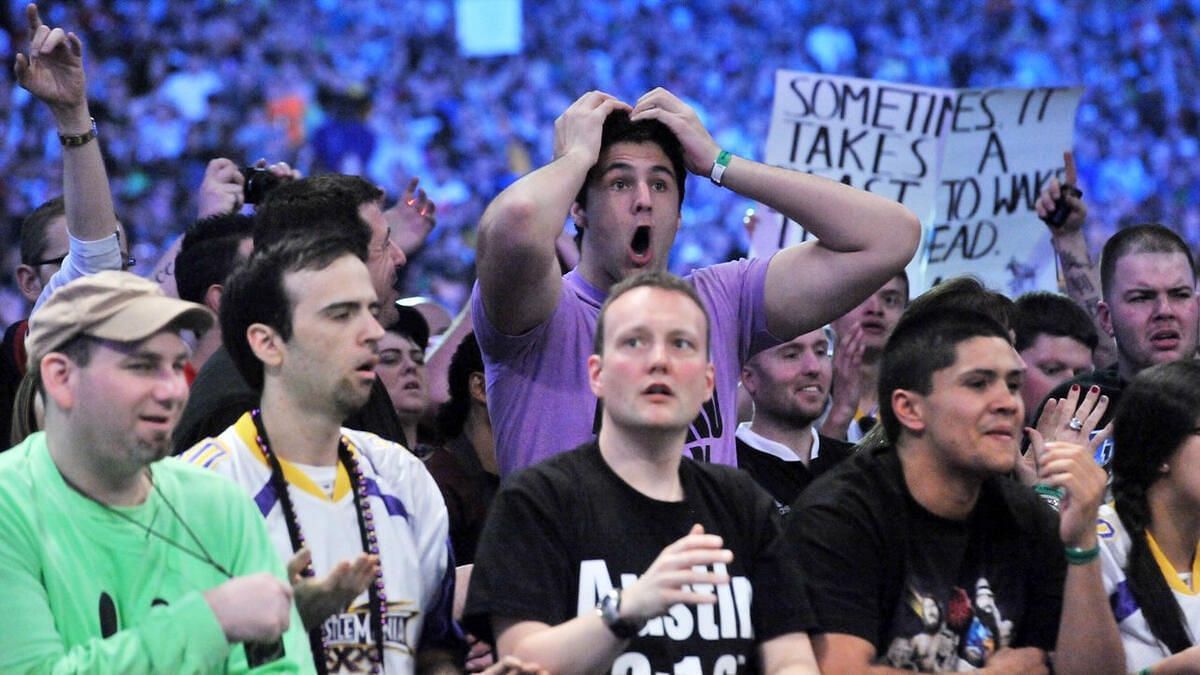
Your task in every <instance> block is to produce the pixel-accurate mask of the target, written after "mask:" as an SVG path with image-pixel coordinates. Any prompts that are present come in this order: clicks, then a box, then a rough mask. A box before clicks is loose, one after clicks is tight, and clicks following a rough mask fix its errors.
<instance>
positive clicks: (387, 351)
mask: <svg viewBox="0 0 1200 675" xmlns="http://www.w3.org/2000/svg"><path fill="white" fill-rule="evenodd" d="M375 372H376V373H377V374H378V375H379V379H380V380H382V381H383V385H384V386H385V387H387V391H388V395H389V396H390V397H391V399H392V405H393V406H395V408H396V413H397V414H398V415H399V416H400V419H401V420H402V421H405V422H408V421H415V420H417V419H419V418H420V417H421V415H422V414H423V413H424V412H425V406H426V405H428V403H429V386H428V384H427V382H426V377H425V352H424V351H422V350H421V348H420V347H419V346H418V345H417V344H416V343H415V342H413V341H412V340H411V339H409V338H408V336H406V335H401V334H400V333H396V332H394V331H390V330H389V331H387V332H386V333H385V334H384V336H383V339H381V340H380V341H379V365H378V366H376V367H375Z"/></svg>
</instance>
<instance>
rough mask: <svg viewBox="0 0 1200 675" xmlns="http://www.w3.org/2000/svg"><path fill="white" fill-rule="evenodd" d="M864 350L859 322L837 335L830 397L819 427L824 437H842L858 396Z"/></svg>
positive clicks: (860, 387) (856, 408)
mask: <svg viewBox="0 0 1200 675" xmlns="http://www.w3.org/2000/svg"><path fill="white" fill-rule="evenodd" d="M865 351H866V341H865V340H864V339H863V329H862V325H861V324H855V325H854V327H852V328H851V329H850V330H848V331H846V332H845V333H844V334H842V335H839V336H838V339H837V347H836V348H835V349H834V350H833V385H832V393H833V400H832V401H831V403H830V406H829V415H828V416H827V417H826V418H825V423H824V424H823V425H822V426H821V433H823V434H825V435H826V436H831V437H833V438H838V439H841V440H846V430H847V428H848V427H849V426H850V420H852V419H854V413H855V411H856V410H858V401H859V399H860V398H861V397H862V360H863V353H864V352H865Z"/></svg>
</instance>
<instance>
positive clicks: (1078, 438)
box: [1037, 385, 1108, 445]
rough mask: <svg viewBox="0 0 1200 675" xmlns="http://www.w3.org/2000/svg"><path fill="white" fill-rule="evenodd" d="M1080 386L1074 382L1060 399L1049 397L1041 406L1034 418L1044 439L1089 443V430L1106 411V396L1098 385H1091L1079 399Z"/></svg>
mask: <svg viewBox="0 0 1200 675" xmlns="http://www.w3.org/2000/svg"><path fill="white" fill-rule="evenodd" d="M1080 392H1081V389H1080V387H1079V385H1073V386H1072V387H1071V389H1070V390H1069V391H1068V392H1067V397H1066V398H1063V399H1053V398H1052V399H1050V400H1048V401H1046V405H1045V406H1043V408H1042V415H1041V417H1038V420H1037V430H1038V431H1039V432H1040V433H1041V434H1042V437H1043V438H1045V439H1046V440H1047V441H1066V442H1068V443H1076V444H1079V445H1088V444H1089V442H1091V440H1095V439H1091V434H1092V431H1094V430H1095V429H1096V425H1097V424H1099V423H1100V420H1101V419H1102V418H1103V417H1104V411H1106V410H1108V396H1105V395H1102V394H1101V393H1100V387H1096V386H1093V387H1090V388H1089V389H1088V391H1087V394H1085V395H1084V396H1083V400H1082V401H1081V400H1079V394H1080Z"/></svg>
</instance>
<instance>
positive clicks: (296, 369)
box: [183, 214, 461, 672]
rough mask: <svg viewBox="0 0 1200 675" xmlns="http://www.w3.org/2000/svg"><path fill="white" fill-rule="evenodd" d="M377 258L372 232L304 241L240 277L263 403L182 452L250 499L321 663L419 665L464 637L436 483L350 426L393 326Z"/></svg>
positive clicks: (235, 342) (235, 298) (229, 319)
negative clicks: (372, 255)
mask: <svg viewBox="0 0 1200 675" xmlns="http://www.w3.org/2000/svg"><path fill="white" fill-rule="evenodd" d="M349 217H354V216H353V214H350V216H349ZM348 231H349V230H348ZM367 255H368V254H367V245H366V240H365V239H364V238H358V239H356V240H351V239H349V238H341V239H339V238H337V237H331V236H321V237H302V236H296V237H291V238H287V239H284V240H282V241H279V242H277V243H276V244H275V245H273V246H269V247H267V248H265V249H256V250H255V252H254V253H253V254H252V255H251V257H250V260H249V261H248V262H247V264H246V266H245V267H243V268H242V269H240V270H238V271H237V272H235V273H234V275H233V276H232V277H230V279H229V281H228V282H227V283H226V287H225V292H224V295H223V297H222V300H221V332H222V335H223V340H224V344H225V347H226V349H228V351H229V354H230V357H231V358H232V360H233V362H234V364H235V365H236V366H237V368H238V371H239V372H240V373H241V375H242V377H244V378H245V379H246V381H247V382H248V383H249V384H250V386H252V387H254V388H255V389H256V390H258V391H259V392H261V407H257V408H254V409H252V410H248V411H246V412H245V413H244V414H243V415H242V417H241V418H239V419H238V420H237V422H235V423H234V424H233V425H232V426H231V427H229V428H228V429H226V430H225V431H224V432H223V433H221V434H220V435H219V436H218V437H216V438H213V439H208V440H207V441H205V442H202V443H201V444H199V445H197V446H196V447H195V448H193V449H192V450H189V451H187V452H186V453H184V455H183V459H184V460H185V461H188V462H192V463H194V464H199V465H201V466H205V467H208V468H210V469H212V470H214V471H216V472H218V473H221V474H223V475H225V476H228V477H230V478H232V479H233V480H234V481H235V482H236V483H237V484H238V485H240V486H241V487H242V489H243V490H244V491H245V492H246V493H248V494H249V495H251V496H253V497H254V500H255V502H256V503H257V504H258V507H259V510H260V511H261V512H262V515H263V517H265V518H266V522H267V529H268V530H269V531H270V532H271V534H272V537H273V540H274V543H275V546H276V549H277V551H278V552H279V553H280V554H281V555H282V556H284V557H286V558H291V559H292V562H291V565H290V567H291V571H292V574H293V578H292V581H293V585H294V586H295V588H296V605H297V607H298V609H299V610H300V616H301V618H302V619H303V621H304V624H305V626H306V627H307V628H308V629H309V630H310V641H311V644H312V648H313V655H314V657H315V658H316V659H317V667H318V670H320V671H321V672H363V671H365V670H370V669H372V668H383V669H385V670H387V671H389V672H413V670H414V669H415V668H417V664H418V662H420V663H422V664H431V663H443V662H445V661H447V660H449V659H452V658H454V653H453V652H455V651H457V649H458V648H459V647H460V646H461V635H460V634H459V633H458V632H457V629H456V628H455V627H454V625H453V623H452V622H451V620H450V610H451V607H450V604H451V600H452V598H453V588H454V566H453V562H452V558H451V555H450V550H449V544H448V541H447V518H446V507H445V505H444V504H443V502H442V498H441V494H440V493H439V492H438V488H437V485H436V484H435V483H434V481H433V478H432V477H431V476H430V475H429V472H428V471H426V470H425V467H424V466H423V465H422V464H421V461H420V460H418V459H417V458H416V457H415V456H413V455H412V454H411V453H409V452H406V451H405V450H404V449H403V448H402V447H401V446H399V445H397V444H395V443H393V442H390V441H387V440H385V439H382V438H380V437H378V436H375V435H374V434H370V433H366V432H362V431H357V430H352V429H347V428H345V427H342V426H341V424H342V420H344V419H345V418H346V417H347V415H349V414H350V413H351V412H352V411H354V410H357V409H358V408H359V407H361V406H362V405H363V403H365V402H366V400H367V398H368V397H369V396H370V395H371V389H372V387H373V385H374V384H375V370H374V369H375V366H376V364H377V363H378V362H379V357H378V346H379V345H378V343H379V339H380V338H381V337H382V336H383V328H382V327H381V326H380V325H379V322H378V321H377V320H376V319H375V316H376V315H377V314H378V312H379V301H378V296H377V295H376V293H375V289H374V287H373V285H372V283H371V276H370V273H369V271H368V267H367V265H366V264H364V261H365V260H366V258H367ZM347 626H362V627H364V629H362V630H358V629H348V628H347Z"/></svg>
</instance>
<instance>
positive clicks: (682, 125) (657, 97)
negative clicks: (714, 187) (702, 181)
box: [629, 87, 721, 181]
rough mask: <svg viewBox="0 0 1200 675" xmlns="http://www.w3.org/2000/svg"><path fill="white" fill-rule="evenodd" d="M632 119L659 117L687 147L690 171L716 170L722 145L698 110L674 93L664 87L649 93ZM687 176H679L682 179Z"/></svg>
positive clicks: (685, 158)
mask: <svg viewBox="0 0 1200 675" xmlns="http://www.w3.org/2000/svg"><path fill="white" fill-rule="evenodd" d="M629 118H630V119H631V120H633V121H634V122H636V121H638V120H643V119H652V120H658V121H659V122H662V123H663V124H665V125H667V127H668V128H670V130H671V131H672V132H674V133H675V136H676V138H678V139H679V143H680V144H681V145H682V146H683V161H684V165H685V166H687V169H688V171H691V172H692V173H694V174H696V175H698V176H708V175H709V173H710V172H711V171H712V166H713V162H714V161H715V160H716V159H717V155H718V154H719V153H720V152H721V147H720V146H718V145H717V142H716V141H714V140H713V137H712V135H711V134H709V133H708V130H707V129H705V128H704V125H703V124H702V123H701V122H700V117H699V116H698V115H697V114H696V111H695V110H693V109H692V107H691V106H689V105H688V104H686V103H684V102H683V101H681V100H679V98H677V97H676V96H675V95H674V94H672V93H671V92H669V91H667V90H666V89H663V88H662V87H657V88H655V89H652V90H650V91H648V92H646V93H645V94H643V95H642V97H641V98H639V99H638V100H637V103H636V104H635V105H634V106H633V112H632V113H631V114H630V115H629ZM683 178H684V177H683V176H679V177H678V180H680V181H682V180H683Z"/></svg>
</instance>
